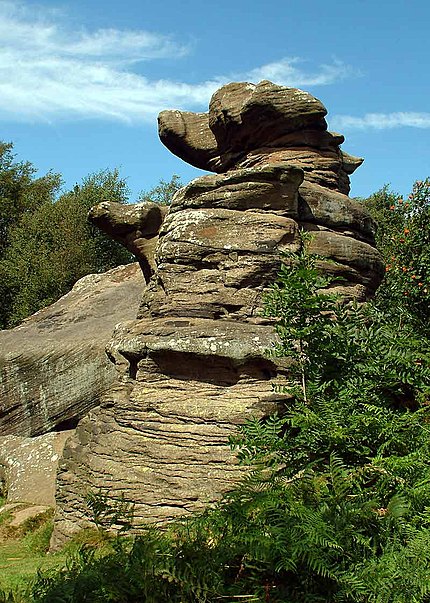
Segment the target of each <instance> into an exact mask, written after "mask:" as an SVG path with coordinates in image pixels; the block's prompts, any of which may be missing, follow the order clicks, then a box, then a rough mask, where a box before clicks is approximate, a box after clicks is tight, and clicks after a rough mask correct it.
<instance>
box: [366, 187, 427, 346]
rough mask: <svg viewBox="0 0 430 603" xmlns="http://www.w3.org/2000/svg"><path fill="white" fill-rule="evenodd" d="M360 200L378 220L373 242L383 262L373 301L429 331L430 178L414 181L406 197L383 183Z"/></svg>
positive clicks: (417, 326)
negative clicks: (383, 272)
mask: <svg viewBox="0 0 430 603" xmlns="http://www.w3.org/2000/svg"><path fill="white" fill-rule="evenodd" d="M364 203H365V205H366V207H367V209H368V210H369V211H370V213H371V214H372V216H373V217H374V218H375V220H376V221H377V223H378V232H377V245H378V249H379V250H380V251H381V253H382V255H383V257H384V260H385V263H386V278H385V281H384V283H383V284H382V286H381V287H380V288H379V291H378V292H377V297H376V302H377V304H378V306H379V307H380V308H382V309H383V310H384V312H385V313H387V314H391V315H396V316H397V317H398V318H400V319H401V320H409V321H410V322H412V323H413V324H414V325H415V326H416V328H419V329H420V330H421V331H423V330H424V332H426V333H427V335H429V334H430V330H429V324H430V179H429V178H427V179H426V180H424V181H418V182H416V183H415V184H414V186H413V189H412V193H411V194H410V195H409V197H408V199H402V198H401V196H400V195H398V194H396V193H393V192H391V191H389V190H388V187H384V188H383V189H382V190H380V191H379V192H377V193H375V194H374V195H372V196H371V197H369V198H368V199H366V200H365V202H364Z"/></svg>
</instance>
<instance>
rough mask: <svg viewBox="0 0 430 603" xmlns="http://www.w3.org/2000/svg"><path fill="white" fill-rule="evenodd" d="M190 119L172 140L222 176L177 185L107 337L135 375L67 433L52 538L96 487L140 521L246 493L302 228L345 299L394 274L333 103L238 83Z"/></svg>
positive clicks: (276, 370)
mask: <svg viewBox="0 0 430 603" xmlns="http://www.w3.org/2000/svg"><path fill="white" fill-rule="evenodd" d="M191 115H192V114H189V113H186V114H182V113H180V112H167V113H166V112H163V113H162V114H161V115H160V118H159V127H160V136H161V139H162V141H163V142H165V144H166V146H167V147H168V148H170V149H172V150H174V152H176V153H177V154H178V155H179V156H180V157H181V158H184V159H186V160H190V161H191V162H192V163H194V165H197V164H199V165H200V167H203V166H204V167H206V168H207V169H212V170H213V171H216V172H218V173H217V174H215V175H207V176H203V177H201V178H197V179H196V180H193V181H192V182H191V183H190V184H189V185H188V186H186V187H184V188H183V189H182V190H180V191H178V192H177V193H176V194H175V196H174V198H173V201H172V204H171V206H170V209H169V212H168V214H167V216H166V218H165V220H164V221H163V223H162V225H161V227H160V231H159V233H158V239H157V243H156V247H155V253H154V266H155V267H154V273H153V275H152V276H151V279H150V281H149V283H148V285H147V287H146V288H145V289H144V291H143V295H142V299H141V304H140V307H139V311H138V315H137V319H136V320H129V321H127V322H123V323H122V324H121V325H119V326H118V327H117V328H116V329H115V332H114V335H113V337H112V339H111V341H110V343H109V344H108V347H107V351H108V355H109V357H110V359H111V360H112V362H113V364H115V366H116V367H117V369H118V374H119V375H121V376H120V377H119V378H118V381H117V382H116V384H115V385H114V386H113V387H112V388H111V389H110V391H109V392H107V393H106V394H105V395H104V396H103V399H102V401H101V404H100V406H99V407H98V408H94V409H93V410H92V411H91V412H90V413H89V414H88V415H87V416H86V417H85V418H84V419H83V420H82V421H81V422H80V424H79V426H78V428H77V430H76V432H75V434H74V435H72V436H71V437H70V438H69V439H68V441H67V443H66V446H65V449H64V454H63V458H62V460H61V462H60V466H59V472H58V486H57V503H58V505H57V514H56V520H55V530H54V534H53V541H52V544H53V547H54V548H55V547H56V546H59V544H61V543H62V542H64V540H65V539H67V538H68V537H69V536H70V535H71V534H72V533H73V532H74V531H76V530H77V529H78V528H79V527H80V526H84V525H85V524H86V522H87V521H88V517H86V515H85V511H84V509H85V507H84V504H83V499H84V496H85V493H86V492H88V491H91V490H97V489H98V488H100V487H102V488H105V489H106V490H108V491H109V492H110V496H112V498H115V497H117V498H118V497H119V496H120V495H121V493H123V494H124V496H125V498H126V499H127V500H130V502H133V503H135V505H136V506H135V511H136V521H137V524H139V522H142V521H151V522H163V521H166V520H170V519H173V518H174V517H177V516H178V515H183V514H187V513H190V512H192V511H193V510H195V509H199V508H202V507H203V506H204V505H206V504H207V503H208V502H212V501H214V500H216V499H217V498H218V497H219V496H220V495H221V494H222V492H224V491H226V490H228V489H229V488H231V487H232V484H233V483H234V481H235V479H237V477H238V475H239V468H238V466H237V465H236V463H235V457H234V455H233V453H232V452H231V451H230V450H229V448H228V446H227V441H228V437H229V436H230V435H231V434H233V433H234V432H235V430H236V428H237V426H238V425H239V424H241V423H242V422H243V421H244V420H246V418H247V417H251V416H255V415H257V416H262V415H265V414H268V413H270V412H273V410H274V409H277V408H282V406H283V405H284V404H285V403H286V398H285V396H284V395H281V394H277V393H274V392H273V388H272V380H273V379H274V378H276V377H278V378H279V377H281V378H282V377H283V376H285V374H286V373H287V372H288V360H285V359H275V358H273V357H270V356H269V354H268V351H269V350H270V349H271V348H272V347H273V345H274V344H275V342H276V336H275V332H274V324H273V319H271V318H268V317H267V316H265V314H264V309H263V305H264V303H263V299H264V294H265V292H266V291H267V289H268V287H269V286H270V284H271V283H273V281H274V280H275V278H276V275H277V273H278V271H279V267H280V265H281V261H282V257H283V255H282V254H283V252H289V251H297V250H298V249H300V246H301V244H302V242H301V238H300V230H301V229H302V230H306V231H312V232H313V234H314V237H313V239H312V243H311V250H312V251H314V252H316V253H317V254H319V255H320V256H321V257H320V259H319V263H320V266H321V268H322V269H323V270H324V271H326V272H329V273H332V274H334V275H335V276H341V277H343V279H344V280H343V282H342V283H341V285H337V284H336V287H337V288H338V290H339V291H340V292H341V293H342V295H343V296H344V297H345V298H355V299H358V300H365V299H366V298H368V297H370V296H371V295H372V294H373V293H374V291H375V289H376V287H377V286H378V284H379V283H380V281H381V279H382V275H383V263H382V260H381V257H380V256H379V254H378V252H377V251H376V249H375V243H374V228H375V226H374V224H373V222H372V220H371V218H370V217H369V216H368V214H367V213H366V211H365V209H364V208H363V207H361V206H360V205H359V204H358V203H356V202H355V201H353V200H352V199H349V197H348V196H347V194H346V193H347V190H349V174H351V173H352V172H353V171H354V169H355V168H356V167H357V166H358V164H359V163H360V162H361V160H360V159H358V158H353V157H351V156H348V155H346V154H344V153H343V152H342V151H341V150H340V148H339V145H340V144H341V143H342V142H343V136H341V135H339V134H332V133H329V132H327V126H326V122H325V119H324V116H325V115H326V109H325V107H324V106H323V105H322V103H321V102H320V101H319V100H317V99H315V98H313V97H312V96H311V95H309V94H308V93H305V92H303V91H300V90H295V89H291V88H283V87H281V86H276V85H274V84H271V83H270V82H261V83H260V84H258V85H254V84H249V83H234V84H229V85H227V86H224V87H223V88H221V89H220V90H219V91H217V92H216V93H215V94H214V96H213V97H212V100H211V103H210V107H209V113H208V117H207V118H206V116H205V115H203V114H197V116H196V117H195V118H193V117H191ZM188 124H192V125H191V126H190V127H189V128H188ZM207 124H208V126H209V129H210V131H211V132H212V134H213V137H212V136H211V135H210V133H209V131H208V126H207ZM199 129H200V130H199ZM199 131H200V132H201V138H199ZM199 149H201V153H200V152H199ZM218 158H219V161H218Z"/></svg>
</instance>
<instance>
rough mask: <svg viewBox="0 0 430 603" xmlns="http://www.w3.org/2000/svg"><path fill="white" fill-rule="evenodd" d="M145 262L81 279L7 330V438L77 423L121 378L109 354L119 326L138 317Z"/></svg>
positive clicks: (0, 340)
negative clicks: (112, 336)
mask: <svg viewBox="0 0 430 603" xmlns="http://www.w3.org/2000/svg"><path fill="white" fill-rule="evenodd" d="M143 285H144V280H143V278H142V273H141V270H140V269H139V265H138V264H129V265H127V266H120V267H118V268H114V269H113V270H110V271H109V272H107V273H105V274H92V275H89V276H86V277H84V278H83V279H81V280H79V281H78V282H77V283H76V284H75V286H74V287H73V289H72V291H70V293H68V294H67V295H65V296H64V297H62V298H61V299H59V300H58V301H57V302H55V303H54V304H52V305H51V306H49V307H47V308H44V309H43V310H40V311H39V312H37V313H36V314H34V315H33V316H31V317H30V318H28V319H26V320H25V321H24V322H23V323H22V324H21V325H19V326H18V327H15V328H14V329H10V330H6V331H0V436H1V435H9V434H15V435H19V436H21V437H22V436H34V435H40V434H44V433H46V432H48V431H51V430H53V429H56V430H60V429H68V428H70V427H74V426H75V425H76V423H77V421H78V420H79V419H80V418H81V417H83V416H84V415H85V414H86V413H87V412H88V411H89V410H90V409H91V408H93V407H94V406H96V405H97V404H98V403H99V399H100V396H101V394H102V393H103V392H105V391H106V390H108V389H109V387H110V386H111V385H112V383H113V382H114V381H115V379H116V371H115V368H114V366H113V364H112V363H111V362H110V361H109V359H108V357H107V356H106V353H105V347H106V344H107V342H108V341H109V339H110V336H111V334H112V330H113V328H114V326H115V325H116V324H117V323H118V322H119V321H121V320H127V319H128V318H133V317H134V316H135V315H136V310H137V307H138V301H139V297H140V294H141V292H142V288H143Z"/></svg>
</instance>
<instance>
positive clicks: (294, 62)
mask: <svg viewBox="0 0 430 603" xmlns="http://www.w3.org/2000/svg"><path fill="white" fill-rule="evenodd" d="M304 63H305V61H303V59H301V58H300V57H292V58H284V59H282V60H280V61H277V62H274V63H268V64H267V65H263V66H262V67H257V68H256V69H252V70H251V71H250V72H249V73H248V74H247V76H248V77H249V79H250V80H251V81H253V82H258V81H260V80H271V81H273V82H276V83H277V84H281V85H283V86H325V85H327V84H333V83H334V82H336V81H338V80H341V79H343V78H345V77H347V76H349V75H351V74H352V69H351V67H349V66H348V65H345V64H344V63H342V62H341V61H337V60H336V61H334V62H333V64H331V65H321V66H320V67H319V70H318V72H316V73H315V72H314V73H306V72H305V71H304V70H303V69H301V68H300V65H303V64H304Z"/></svg>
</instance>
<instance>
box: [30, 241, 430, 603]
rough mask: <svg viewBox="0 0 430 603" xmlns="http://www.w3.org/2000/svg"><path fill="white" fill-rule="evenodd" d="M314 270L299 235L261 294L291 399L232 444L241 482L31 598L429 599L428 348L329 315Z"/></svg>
mask: <svg viewBox="0 0 430 603" xmlns="http://www.w3.org/2000/svg"><path fill="white" fill-rule="evenodd" d="M317 261H318V258H316V257H315V256H312V255H310V254H308V252H307V239H306V237H304V239H303V245H302V249H301V251H300V252H299V253H297V254H289V255H286V256H285V261H284V264H283V267H282V270H281V273H280V276H279V280H278V282H277V283H276V284H275V285H274V286H273V287H272V288H271V290H270V292H269V294H268V296H267V300H266V312H267V314H268V315H269V316H271V317H273V318H274V319H275V324H276V330H277V333H278V335H279V345H278V346H277V347H276V348H274V349H273V350H272V353H273V354H274V355H278V356H288V357H290V358H291V359H292V365H291V371H290V377H289V381H288V382H279V383H276V384H275V387H276V388H277V389H278V390H281V391H284V392H287V393H289V394H290V401H289V403H288V404H286V406H285V407H284V408H282V409H280V412H279V413H278V414H277V415H275V416H270V417H265V418H263V419H253V420H251V421H249V422H247V423H246V424H245V425H244V426H243V427H242V428H241V429H240V431H239V434H238V435H237V436H236V437H235V438H233V439H232V441H231V446H232V448H233V449H235V450H236V452H237V455H238V458H239V460H240V462H241V463H243V464H246V465H247V466H249V470H248V471H246V472H244V475H243V478H242V481H241V482H240V483H239V484H238V486H237V487H236V488H235V489H234V490H233V491H231V492H230V493H228V494H227V495H226V496H225V497H224V498H223V499H222V501H221V502H220V503H218V504H217V505H215V506H214V507H213V508H210V509H208V510H206V511H205V512H204V513H202V514H200V515H198V516H194V517H192V518H190V519H186V520H183V521H180V522H176V523H175V524H174V525H171V526H169V527H168V528H166V529H165V530H164V531H161V530H159V529H157V528H155V527H147V528H145V530H144V532H143V534H142V535H140V536H138V537H135V538H131V537H127V532H126V530H125V533H123V534H119V535H116V536H111V537H110V538H109V540H108V546H105V548H104V550H103V553H100V552H99V549H97V547H94V546H89V545H88V544H84V545H82V546H80V547H78V548H77V549H75V550H74V552H73V554H70V555H69V558H68V561H67V565H66V568H63V569H62V570H58V569H53V570H51V571H43V572H41V573H40V574H39V575H38V577H37V579H36V580H35V581H34V583H33V584H32V585H31V587H30V588H29V590H28V593H27V596H28V600H31V601H34V602H35V603H69V602H70V603H72V602H83V603H84V602H89V603H96V602H102V601H103V602H105V601H110V602H116V603H137V602H145V603H161V602H164V601H169V602H172V603H174V602H177V603H215V602H219V601H226V602H233V601H253V602H259V603H268V602H269V603H319V602H321V603H322V602H324V603H341V602H344V603H348V602H349V603H428V602H430V438H429V435H430V402H429V393H430V368H429V367H430V350H429V342H428V341H427V340H425V339H424V338H420V336H419V334H417V333H415V332H414V329H413V328H412V327H409V326H408V324H407V323H403V324H402V325H400V326H399V325H398V324H392V323H391V321H390V319H389V318H387V316H386V315H384V314H382V313H381V312H380V311H379V310H377V309H376V308H375V307H374V306H373V305H372V304H364V305H357V304H353V303H348V304H345V303H341V302H340V300H339V299H338V298H337V297H336V296H334V295H331V294H330V293H328V292H327V290H325V289H324V288H325V287H326V286H327V285H328V284H329V281H328V279H327V278H326V277H324V276H321V275H320V274H319V272H318V270H317V268H316V266H317ZM97 501H99V502H97ZM93 507H94V508H95V509H96V511H97V513H98V517H99V529H100V530H106V529H107V528H108V525H103V522H102V520H103V518H104V519H105V520H106V522H105V523H107V524H109V521H111V520H112V522H115V523H116V524H118V523H121V522H120V521H119V520H120V519H121V514H123V515H124V516H125V522H124V524H123V525H124V526H125V525H126V524H127V521H128V519H129V518H130V515H127V513H128V510H127V508H125V507H122V508H121V509H120V511H121V512H120V513H118V512H116V511H115V508H113V509H112V508H109V501H108V498H106V497H105V498H103V497H102V496H101V493H99V497H98V498H97V496H96V497H95V499H94V500H93ZM117 510H118V509H117Z"/></svg>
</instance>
